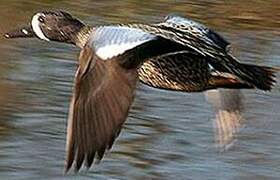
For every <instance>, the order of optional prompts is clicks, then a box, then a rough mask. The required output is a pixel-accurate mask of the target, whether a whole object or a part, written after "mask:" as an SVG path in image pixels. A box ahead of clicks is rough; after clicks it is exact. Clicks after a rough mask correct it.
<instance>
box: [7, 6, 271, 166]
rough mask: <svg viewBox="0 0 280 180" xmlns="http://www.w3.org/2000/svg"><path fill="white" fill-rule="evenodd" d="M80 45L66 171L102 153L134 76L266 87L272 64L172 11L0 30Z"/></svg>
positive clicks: (168, 83)
mask: <svg viewBox="0 0 280 180" xmlns="http://www.w3.org/2000/svg"><path fill="white" fill-rule="evenodd" d="M5 36H6V37H7V38H17V37H37V38H39V39H42V40H46V41H59V42H64V43H71V44H75V45H76V46H78V47H80V48H81V49H82V50H81V53H80V57H79V67H78V70H77V73H76V76H75V87H74V93H73V98H72V102H71V105H70V111H69V120H68V128H67V147H66V151H67V158H66V170H69V168H70V167H71V166H72V164H73V162H74V161H76V170H79V169H80V167H81V165H82V164H83V162H84V161H85V165H86V166H87V167H90V166H91V164H92V162H93V160H94V159H95V157H96V158H97V159H99V160H100V159H102V157H103V155H104V152H105V151H106V150H107V149H110V148H111V146H112V144H113V142H114V140H115V138H116V137H117V136H118V134H119V132H120V130H121V127H122V125H123V123H124V121H125V119H126V118H127V115H128V111H129V108H130V106H131V103H132V101H133V97H134V90H135V87H136V82H137V79H138V78H139V79H140V81H142V82H143V83H145V84H147V85H150V86H153V87H157V88H163V89H171V90H179V91H187V92H194V91H204V90H207V89H215V88H237V89H240V88H258V89H262V90H270V89H271V86H272V85H273V83H274V82H275V81H274V70H273V69H272V68H269V67H263V66H257V65H249V64H243V63H240V62H238V61H237V60H236V59H235V58H234V57H233V56H232V55H231V54H230V53H229V43H228V42H227V41H226V40H225V39H224V38H223V37H222V36H220V35H219V34H217V33H215V32H214V31H212V30H211V29H209V28H207V27H205V26H203V25H201V24H199V23H196V22H194V21H191V20H189V19H185V18H182V17H178V16H168V17H167V18H166V19H165V20H164V21H163V22H160V23H156V24H116V25H107V26H98V27H89V26H87V25H85V24H83V23H82V22H81V21H79V20H78V19H76V18H74V17H72V16H71V15H70V14H68V13H66V12H62V11H48V12H40V13H37V14H35V15H34V16H33V17H32V20H31V24H30V25H29V26H25V27H23V28H21V29H19V30H16V31H13V32H10V33H7V34H5Z"/></svg>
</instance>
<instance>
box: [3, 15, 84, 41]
mask: <svg viewBox="0 0 280 180" xmlns="http://www.w3.org/2000/svg"><path fill="white" fill-rule="evenodd" d="M84 26H85V25H84V24H83V23H82V22H81V21H79V20H78V19H76V18H74V17H72V16H71V15H70V14H69V13H67V12H64V11H44V12H39V13H36V14H35V15H34V16H33V17H32V18H31V22H30V24H29V25H26V26H23V27H21V28H19V29H17V30H14V31H11V32H9V33H6V34H5V37H6V38H20V37H21V38H23V37H37V38H39V39H42V40H46V41H58V42H66V43H72V44H75V38H76V35H77V33H78V32H80V30H81V29H82V28H83V27H84Z"/></svg>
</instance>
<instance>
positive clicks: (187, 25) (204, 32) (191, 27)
mask: <svg viewBox="0 0 280 180" xmlns="http://www.w3.org/2000/svg"><path fill="white" fill-rule="evenodd" d="M164 22H165V23H169V24H173V25H176V26H179V28H180V29H182V30H187V31H192V32H194V33H196V34H197V35H200V36H201V37H202V38H204V40H205V41H210V42H212V43H214V44H215V45H216V46H218V47H220V48H222V49H223V50H224V51H225V52H228V51H229V45H230V43H229V42H228V41H227V40H225V39H224V38H223V37H222V36H221V35H219V34H218V33H216V32H214V31H213V30H211V29H209V28H208V27H206V26H204V25H203V24H200V23H198V22H195V21H193V20H190V19H187V18H184V17H181V16H178V15H173V14H171V15H168V16H166V17H165V20H164Z"/></svg>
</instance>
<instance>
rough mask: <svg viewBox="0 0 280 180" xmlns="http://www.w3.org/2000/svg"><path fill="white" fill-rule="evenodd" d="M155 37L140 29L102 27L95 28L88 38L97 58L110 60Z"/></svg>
mask: <svg viewBox="0 0 280 180" xmlns="http://www.w3.org/2000/svg"><path fill="white" fill-rule="evenodd" d="M155 37H156V36H154V35H151V34H149V33H146V32H143V31H142V30H140V29H135V28H129V27H118V26H104V27H99V28H97V29H96V30H95V31H94V32H93V33H92V34H91V37H90V40H89V42H90V44H91V47H92V48H93V49H94V50H95V52H96V54H97V56H99V57H100V58H101V59H103V60H107V59H111V58H112V57H115V56H118V55H120V54H122V53H124V52H126V51H128V50H130V49H133V48H135V47H136V46H139V45H141V44H143V43H145V42H148V41H151V40H153V39H155Z"/></svg>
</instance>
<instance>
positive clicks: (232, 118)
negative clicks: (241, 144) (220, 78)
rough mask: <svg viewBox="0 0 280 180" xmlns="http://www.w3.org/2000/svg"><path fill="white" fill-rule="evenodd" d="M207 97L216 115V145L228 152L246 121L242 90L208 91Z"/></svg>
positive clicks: (214, 123)
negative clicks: (243, 111)
mask: <svg viewBox="0 0 280 180" xmlns="http://www.w3.org/2000/svg"><path fill="white" fill-rule="evenodd" d="M205 96H206V99H207V100H208V101H209V102H210V103H211V105H212V106H213V108H214V110H215V113H216V117H215V118H214V122H213V125H214V129H215V140H216V143H217V145H218V147H219V148H220V149H222V150H226V149H227V148H228V147H230V146H231V145H232V144H233V142H234V137H235V135H236V134H237V133H238V132H239V130H240V128H241V126H242V121H243V120H244V117H243V115H242V110H243V107H244V106H243V101H242V99H243V95H242V93H241V91H240V90H236V89H219V90H210V91H206V93H205Z"/></svg>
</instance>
